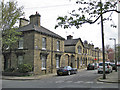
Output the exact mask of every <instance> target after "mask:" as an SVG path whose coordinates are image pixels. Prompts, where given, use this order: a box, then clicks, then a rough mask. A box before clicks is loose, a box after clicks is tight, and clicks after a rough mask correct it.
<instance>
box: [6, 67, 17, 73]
mask: <svg viewBox="0 0 120 90" xmlns="http://www.w3.org/2000/svg"><path fill="white" fill-rule="evenodd" d="M14 71H15V68H14V67H11V68H8V69H6V70H5V72H14Z"/></svg>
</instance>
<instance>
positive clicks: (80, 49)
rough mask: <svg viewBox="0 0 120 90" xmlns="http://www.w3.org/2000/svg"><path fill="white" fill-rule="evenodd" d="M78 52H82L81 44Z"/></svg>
mask: <svg viewBox="0 0 120 90" xmlns="http://www.w3.org/2000/svg"><path fill="white" fill-rule="evenodd" d="M78 53H79V54H80V53H82V48H81V46H78Z"/></svg>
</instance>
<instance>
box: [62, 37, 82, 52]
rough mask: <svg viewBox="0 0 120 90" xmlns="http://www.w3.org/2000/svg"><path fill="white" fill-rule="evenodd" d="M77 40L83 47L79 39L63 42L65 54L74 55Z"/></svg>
mask: <svg viewBox="0 0 120 90" xmlns="http://www.w3.org/2000/svg"><path fill="white" fill-rule="evenodd" d="M79 40H80V42H81V43H82V45H83V42H82V40H81V38H78V39H70V40H65V42H64V46H65V52H68V53H75V45H76V44H77V43H78V41H79ZM83 47H84V45H83Z"/></svg>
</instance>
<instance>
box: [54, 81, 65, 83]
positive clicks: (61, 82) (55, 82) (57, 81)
mask: <svg viewBox="0 0 120 90" xmlns="http://www.w3.org/2000/svg"><path fill="white" fill-rule="evenodd" d="M62 82H64V81H56V82H55V83H62Z"/></svg>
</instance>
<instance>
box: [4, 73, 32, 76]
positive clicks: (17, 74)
mask: <svg viewBox="0 0 120 90" xmlns="http://www.w3.org/2000/svg"><path fill="white" fill-rule="evenodd" d="M32 74H33V72H27V73H19V72H2V75H3V76H29V75H32Z"/></svg>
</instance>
